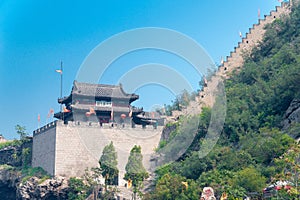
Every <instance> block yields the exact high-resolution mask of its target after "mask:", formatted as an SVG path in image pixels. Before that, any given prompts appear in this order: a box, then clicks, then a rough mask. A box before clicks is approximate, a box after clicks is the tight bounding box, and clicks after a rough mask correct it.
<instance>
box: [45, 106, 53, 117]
mask: <svg viewBox="0 0 300 200" xmlns="http://www.w3.org/2000/svg"><path fill="white" fill-rule="evenodd" d="M53 113H54V110H53V109H52V108H51V109H50V110H49V113H48V115H47V118H50V117H51V115H53Z"/></svg>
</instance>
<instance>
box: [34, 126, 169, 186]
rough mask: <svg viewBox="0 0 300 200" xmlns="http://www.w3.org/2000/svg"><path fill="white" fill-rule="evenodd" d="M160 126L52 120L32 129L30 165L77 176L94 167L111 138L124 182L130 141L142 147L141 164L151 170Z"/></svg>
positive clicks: (52, 173)
mask: <svg viewBox="0 0 300 200" xmlns="http://www.w3.org/2000/svg"><path fill="white" fill-rule="evenodd" d="M162 128H163V127H162V126H158V127H157V129H155V128H154V127H152V126H147V127H146V128H142V127H141V126H136V128H131V127H129V126H125V127H123V126H114V127H111V126H110V125H109V124H103V126H102V127H100V125H99V123H95V122H94V123H90V122H80V123H78V122H70V123H69V124H64V123H63V122H62V121H56V122H53V123H51V124H49V125H46V126H45V127H42V128H41V129H38V130H36V131H35V132H34V137H33V157H32V163H33V167H38V166H40V167H43V168H44V169H45V170H46V171H47V172H48V173H50V174H51V175H61V176H66V177H72V176H81V175H83V173H84V170H85V169H86V168H91V167H98V165H99V164H98V161H99V159H100V156H101V155H102V151H103V148H104V146H106V145H107V144H109V143H110V142H111V141H113V144H114V146H115V148H116V151H117V153H118V168H119V170H120V173H119V185H124V184H125V181H124V180H123V177H124V174H125V165H126V163H127V159H128V156H129V153H130V150H131V149H132V147H133V146H134V145H140V146H141V147H142V154H143V156H144V158H143V164H144V166H145V168H146V169H147V170H148V171H151V164H150V156H151V154H152V153H154V149H155V148H156V147H157V146H158V144H159V141H160V137H161V133H162Z"/></svg>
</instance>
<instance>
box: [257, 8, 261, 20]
mask: <svg viewBox="0 0 300 200" xmlns="http://www.w3.org/2000/svg"><path fill="white" fill-rule="evenodd" d="M257 15H258V18H260V9H258V13H257Z"/></svg>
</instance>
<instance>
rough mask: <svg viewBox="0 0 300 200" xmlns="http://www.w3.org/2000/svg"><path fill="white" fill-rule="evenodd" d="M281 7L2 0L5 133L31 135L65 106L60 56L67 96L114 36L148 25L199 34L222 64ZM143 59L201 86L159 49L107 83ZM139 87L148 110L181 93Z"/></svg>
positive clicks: (230, 1) (265, 0)
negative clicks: (92, 55) (83, 69)
mask: <svg viewBox="0 0 300 200" xmlns="http://www.w3.org/2000/svg"><path fill="white" fill-rule="evenodd" d="M276 5H279V2H278V1H277V0H243V1H241V0H224V1H220V0H209V1H200V0H190V1H183V0H181V1H179V0H172V1H171V0H169V1H167V0H151V1H150V0H148V1H138V0H127V1H125V0H124V1H116V0H112V1H108V0H107V1H103V0H98V1H96V0H94V1H92V0H91V1H76V0H73V1H58V0H45V1H33V0H27V1H20V0H2V1H1V0H0V91H1V99H0V122H1V123H0V133H1V134H3V135H4V136H5V137H6V138H9V139H12V138H17V137H18V136H17V135H16V133H15V130H14V126H15V125H17V124H20V125H22V126H25V127H26V128H27V132H28V133H29V134H32V131H33V130H34V129H36V128H37V127H38V120H37V116H38V114H40V116H41V122H40V125H41V126H42V125H44V124H45V123H46V122H47V121H49V120H48V119H47V114H48V112H49V109H51V108H53V109H54V110H55V111H58V110H59V105H58V103H57V98H58V97H59V95H60V89H59V88H60V76H59V74H57V73H56V72H55V69H58V68H59V66H60V61H61V60H62V61H63V66H64V73H63V75H64V80H63V86H64V87H63V95H64V96H66V95H68V94H69V93H70V90H71V87H72V82H73V80H74V79H75V78H76V75H77V73H78V70H79V68H80V66H81V64H82V63H83V61H84V59H85V58H86V57H87V56H88V54H89V53H90V52H91V51H92V50H93V49H94V48H95V47H96V46H97V45H98V44H99V43H101V42H103V41H104V40H106V39H107V38H109V37H111V36H113V35H115V34H118V33H120V32H123V31H126V30H130V29H135V28H143V27H161V28H167V29H172V30H175V31H178V32H180V33H183V34H185V35H187V36H189V37H191V38H193V39H194V40H195V41H197V42H198V43H199V44H200V45H202V47H203V48H204V49H205V50H206V51H207V52H208V54H209V55H210V56H211V58H212V59H213V61H214V62H216V63H219V62H220V59H221V57H226V56H227V55H229V53H230V51H232V50H233V48H234V46H236V45H237V43H238V42H239V41H240V37H239V31H241V32H242V33H243V35H245V33H246V32H248V30H249V28H250V27H251V26H252V24H253V23H257V21H258V9H260V12H261V17H262V16H263V15H265V14H269V12H270V11H271V10H274V9H275V6H276ZM100 59H101V58H100ZM144 63H162V64H167V65H169V66H175V68H176V70H177V71H178V72H179V73H182V74H184V75H185V77H187V78H188V79H189V81H191V83H192V85H193V87H196V86H197V77H195V76H193V72H192V71H189V70H187V68H188V66H187V63H185V62H183V61H182V60H181V59H178V58H176V56H174V55H172V54H170V53H165V52H161V51H153V50H144V51H141V52H134V53H130V54H128V55H125V56H122V57H121V58H120V59H118V60H117V61H116V62H114V63H113V64H112V66H111V68H109V70H110V71H109V70H108V71H107V74H106V76H104V77H103V79H102V80H101V83H107V84H116V81H117V80H118V79H119V78H120V76H122V73H125V72H126V70H130V69H132V68H134V67H136V66H138V65H142V64H144ZM121 66H126V68H121ZM114 75H115V76H114ZM135 92H136V93H138V94H140V96H141V98H140V100H139V101H138V102H137V103H136V105H137V106H141V105H144V107H145V108H147V109H150V108H151V106H152V105H155V104H163V103H167V104H168V103H170V100H171V99H173V98H174V96H172V94H171V93H170V92H168V91H167V90H166V89H163V88H161V87H159V86H157V85H148V86H145V87H143V88H139V89H138V90H136V91H135Z"/></svg>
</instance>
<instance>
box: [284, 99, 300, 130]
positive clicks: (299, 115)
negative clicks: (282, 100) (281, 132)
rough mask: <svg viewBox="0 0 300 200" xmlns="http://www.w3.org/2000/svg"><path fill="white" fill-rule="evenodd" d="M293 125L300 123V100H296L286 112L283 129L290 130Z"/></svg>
mask: <svg viewBox="0 0 300 200" xmlns="http://www.w3.org/2000/svg"><path fill="white" fill-rule="evenodd" d="M293 123H300V99H294V100H293V101H292V102H291V104H290V106H289V108H288V109H287V110H286V112H285V114H284V120H283V129H288V128H289V127H290V126H291V124H293Z"/></svg>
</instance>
